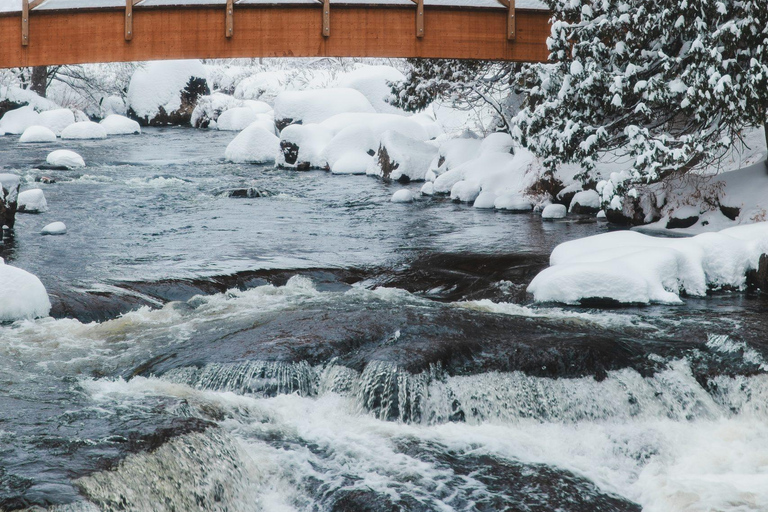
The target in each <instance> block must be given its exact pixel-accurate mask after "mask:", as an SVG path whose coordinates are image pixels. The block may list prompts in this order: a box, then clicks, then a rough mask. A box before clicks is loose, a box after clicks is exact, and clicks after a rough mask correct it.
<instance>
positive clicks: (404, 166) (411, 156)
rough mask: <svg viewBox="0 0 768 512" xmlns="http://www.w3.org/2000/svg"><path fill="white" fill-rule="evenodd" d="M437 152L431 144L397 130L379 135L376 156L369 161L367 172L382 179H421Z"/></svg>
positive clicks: (404, 181) (405, 180)
mask: <svg viewBox="0 0 768 512" xmlns="http://www.w3.org/2000/svg"><path fill="white" fill-rule="evenodd" d="M436 154H437V147H435V146H434V145H433V144H429V143H426V142H422V141H420V140H417V139H413V138H411V137H409V136H407V135H403V134H402V133H400V132H399V131H394V130H392V131H387V132H384V133H383V134H382V135H381V140H380V142H379V149H378V151H377V152H376V157H375V158H374V159H373V160H372V161H371V166H370V167H369V169H368V174H372V175H375V176H379V177H381V178H382V179H384V180H387V181H389V180H393V181H399V182H402V183H407V182H409V181H423V180H424V176H425V175H426V173H427V170H428V169H429V164H430V162H431V161H432V159H433V158H434V157H435V155H436Z"/></svg>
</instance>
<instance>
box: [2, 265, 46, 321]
mask: <svg viewBox="0 0 768 512" xmlns="http://www.w3.org/2000/svg"><path fill="white" fill-rule="evenodd" d="M50 311H51V301H50V299H49V298H48V292H47V291H46V290H45V286H43V283H41V282H40V279H38V278H37V276H35V275H32V274H30V273H29V272H27V271H26V270H22V269H20V268H17V267H14V266H11V265H6V264H5V263H4V262H3V260H2V258H0V322H13V321H16V320H24V319H33V318H40V317H45V316H48V313H49V312H50Z"/></svg>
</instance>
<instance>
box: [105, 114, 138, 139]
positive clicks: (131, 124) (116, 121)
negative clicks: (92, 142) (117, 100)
mask: <svg viewBox="0 0 768 512" xmlns="http://www.w3.org/2000/svg"><path fill="white" fill-rule="evenodd" d="M99 124H100V125H101V126H103V127H104V129H105V130H106V132H107V135H133V134H137V133H141V126H139V123H137V122H136V121H134V120H133V119H128V118H127V117H125V116H121V115H118V114H110V115H108V116H107V117H105V118H104V119H102V120H101V123H99Z"/></svg>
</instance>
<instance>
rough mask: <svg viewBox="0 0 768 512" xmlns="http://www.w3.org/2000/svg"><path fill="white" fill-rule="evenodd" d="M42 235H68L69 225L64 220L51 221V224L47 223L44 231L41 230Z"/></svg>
mask: <svg viewBox="0 0 768 512" xmlns="http://www.w3.org/2000/svg"><path fill="white" fill-rule="evenodd" d="M40 234H41V235H66V234H67V226H66V225H65V224H64V223H63V222H51V223H50V224H48V225H46V226H45V227H44V228H43V230H42V231H40Z"/></svg>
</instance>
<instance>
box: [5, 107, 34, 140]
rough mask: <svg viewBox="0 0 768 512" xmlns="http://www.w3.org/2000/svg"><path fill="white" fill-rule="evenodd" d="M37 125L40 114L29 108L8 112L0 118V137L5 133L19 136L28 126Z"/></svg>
mask: <svg viewBox="0 0 768 512" xmlns="http://www.w3.org/2000/svg"><path fill="white" fill-rule="evenodd" d="M39 124H40V114H38V113H37V112H35V109H34V108H32V107H31V106H26V107H21V108H17V109H14V110H9V111H8V112H6V113H5V115H3V117H2V118H0V135H4V134H6V133H11V134H15V135H21V134H22V133H24V130H26V129H27V128H29V127H30V126H35V125H39Z"/></svg>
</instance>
